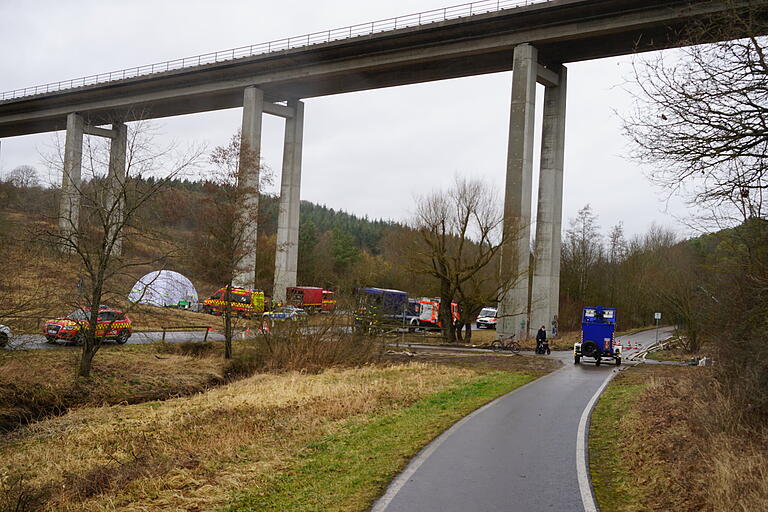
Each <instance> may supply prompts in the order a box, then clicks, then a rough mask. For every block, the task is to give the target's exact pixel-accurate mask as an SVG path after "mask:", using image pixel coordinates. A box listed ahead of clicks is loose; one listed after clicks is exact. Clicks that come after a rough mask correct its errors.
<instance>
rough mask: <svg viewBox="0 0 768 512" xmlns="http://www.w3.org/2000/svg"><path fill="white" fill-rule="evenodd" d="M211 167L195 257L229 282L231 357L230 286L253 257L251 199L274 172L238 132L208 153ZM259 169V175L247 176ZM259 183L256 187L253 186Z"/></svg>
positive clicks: (227, 315) (227, 312) (228, 344)
mask: <svg viewBox="0 0 768 512" xmlns="http://www.w3.org/2000/svg"><path fill="white" fill-rule="evenodd" d="M210 162H211V164H212V165H213V168H212V170H211V172H210V174H209V180H208V181H207V182H206V186H205V190H206V193H207V200H206V202H205V203H204V204H202V205H201V208H200V209H199V210H198V213H199V215H200V230H199V231H198V232H197V233H196V234H195V240H194V244H193V252H194V258H193V261H194V263H195V265H196V266H197V267H198V269H199V271H200V273H201V274H202V275H205V276H206V277H208V279H209V280H211V281H213V282H218V283H223V284H224V285H225V287H226V294H225V298H224V302H225V307H224V308H223V315H224V357H225V358H227V359H229V358H231V357H232V309H231V308H230V304H231V299H232V295H231V293H232V288H233V287H234V281H235V279H236V277H237V276H238V275H240V274H242V273H244V272H250V273H253V272H254V269H245V268H243V267H244V265H245V264H246V263H247V262H249V261H251V260H250V259H249V258H248V255H249V254H251V253H253V252H254V251H255V245H256V240H255V239H254V237H253V233H254V232H255V228H256V226H257V222H258V211H257V210H256V209H254V208H253V207H251V204H252V198H253V196H254V195H258V194H259V193H260V187H261V186H263V185H265V184H267V183H269V181H270V180H271V176H270V174H269V173H268V172H266V170H265V169H263V168H262V166H261V163H260V162H259V161H258V154H256V153H255V152H253V151H251V150H250V149H249V148H248V147H246V146H245V145H244V144H242V143H241V138H240V133H236V134H235V135H233V136H232V138H231V139H230V141H229V143H228V144H227V145H226V146H219V147H216V148H215V149H214V150H213V152H212V153H211V156H210ZM254 169H256V172H257V173H258V176H259V178H258V180H257V181H254V180H252V179H250V178H249V176H247V175H246V173H248V172H253V170H254ZM253 183H258V184H257V185H256V186H253V185H250V184H253Z"/></svg>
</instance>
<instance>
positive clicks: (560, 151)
mask: <svg viewBox="0 0 768 512" xmlns="http://www.w3.org/2000/svg"><path fill="white" fill-rule="evenodd" d="M558 71H559V72H558V78H559V79H558V84H557V85H555V86H547V87H546V89H545V93H544V120H543V123H542V135H541V165H540V171H539V202H538V209H537V213H536V239H535V240H536V241H535V249H534V271H533V284H532V287H531V330H532V331H533V330H537V329H538V328H539V327H541V326H542V325H544V326H546V329H547V332H548V333H550V334H551V332H552V326H553V322H555V321H556V319H557V316H558V309H559V296H560V234H561V225H562V216H563V158H564V153H565V105H566V92H567V90H566V89H567V71H566V68H565V67H564V66H561V67H560V69H559V70H558Z"/></svg>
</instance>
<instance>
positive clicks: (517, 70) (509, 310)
mask: <svg viewBox="0 0 768 512" xmlns="http://www.w3.org/2000/svg"><path fill="white" fill-rule="evenodd" d="M513 66H514V68H513V71H512V103H511V108H510V117H509V146H508V150H507V177H506V189H505V195H504V229H505V231H506V233H508V237H509V238H508V239H507V240H506V242H505V244H504V246H503V248H502V258H501V282H502V283H509V284H511V286H510V287H509V289H508V290H507V291H506V293H505V294H504V296H503V298H502V300H501V302H500V304H499V320H498V327H497V329H498V332H499V334H500V335H502V336H509V335H512V334H514V335H515V336H516V337H517V338H518V339H521V338H525V337H526V336H527V334H528V272H529V268H530V230H531V227H530V224H531V186H532V181H533V134H534V121H535V115H534V114H535V106H536V81H537V76H538V59H537V51H536V48H534V47H533V46H531V45H529V44H521V45H519V46H517V47H515V52H514V62H513Z"/></svg>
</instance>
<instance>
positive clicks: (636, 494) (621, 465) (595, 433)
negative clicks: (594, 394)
mask: <svg viewBox="0 0 768 512" xmlns="http://www.w3.org/2000/svg"><path fill="white" fill-rule="evenodd" d="M628 372H629V370H625V371H623V372H621V373H619V375H617V376H616V378H615V379H613V380H612V381H611V383H610V385H609V386H608V387H607V388H606V390H605V392H603V394H602V395H601V396H600V400H599V401H598V402H597V405H596V406H595V409H594V411H592V417H591V419H590V425H589V470H590V476H591V478H592V485H593V487H594V489H595V497H596V499H597V502H598V503H599V504H600V510H602V511H604V512H609V511H615V512H619V511H622V512H623V511H634V510H642V507H641V501H642V498H643V494H642V492H643V491H642V489H641V488H639V487H638V486H636V485H635V481H634V477H633V475H632V467H631V466H630V464H629V463H628V461H627V459H626V458H624V457H623V453H624V449H625V445H624V441H625V436H626V432H627V429H628V428H631V425H632V420H633V418H632V415H633V414H635V412H634V406H635V404H636V403H637V400H638V399H639V397H640V395H641V394H642V392H643V391H644V390H645V388H646V385H647V383H644V382H641V381H638V380H637V379H633V378H631V377H630V378H627V376H628V375H629V373H628Z"/></svg>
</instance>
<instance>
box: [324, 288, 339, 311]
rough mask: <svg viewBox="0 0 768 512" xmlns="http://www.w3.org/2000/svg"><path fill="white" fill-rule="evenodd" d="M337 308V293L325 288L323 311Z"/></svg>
mask: <svg viewBox="0 0 768 512" xmlns="http://www.w3.org/2000/svg"><path fill="white" fill-rule="evenodd" d="M335 309H336V294H335V293H333V292H332V291H331V290H323V311H334V310H335Z"/></svg>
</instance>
